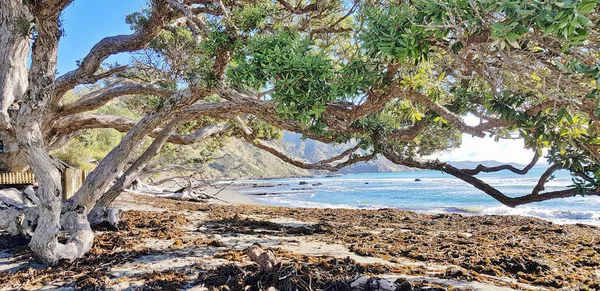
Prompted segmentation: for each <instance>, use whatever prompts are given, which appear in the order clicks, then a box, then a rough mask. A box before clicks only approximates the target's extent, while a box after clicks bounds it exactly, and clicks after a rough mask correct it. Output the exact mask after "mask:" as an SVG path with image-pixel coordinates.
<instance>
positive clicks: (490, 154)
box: [432, 115, 545, 164]
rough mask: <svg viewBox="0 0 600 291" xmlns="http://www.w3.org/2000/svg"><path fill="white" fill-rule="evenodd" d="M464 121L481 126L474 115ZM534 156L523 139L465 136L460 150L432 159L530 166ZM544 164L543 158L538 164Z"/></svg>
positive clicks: (435, 156) (438, 155)
mask: <svg viewBox="0 0 600 291" xmlns="http://www.w3.org/2000/svg"><path fill="white" fill-rule="evenodd" d="M463 119H464V120H465V123H467V124H469V125H477V124H479V118H477V117H475V116H473V115H468V116H466V117H464V118H463ZM533 154H534V153H533V152H532V151H531V150H529V149H525V146H524V144H523V140H522V139H511V140H508V139H501V140H499V141H498V142H495V141H494V138H492V137H484V138H479V137H473V136H471V135H468V134H463V140H462V144H461V146H460V148H458V149H454V150H452V151H450V152H446V153H440V154H437V155H434V156H432V158H438V159H440V160H442V161H485V160H495V161H499V162H505V163H508V162H513V163H519V164H528V163H529V162H530V161H531V159H532V158H533ZM543 162H545V159H543V158H541V159H540V161H539V162H538V164H539V163H543Z"/></svg>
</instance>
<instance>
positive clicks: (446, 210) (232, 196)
mask: <svg viewBox="0 0 600 291" xmlns="http://www.w3.org/2000/svg"><path fill="white" fill-rule="evenodd" d="M294 179H296V178H294ZM249 181H252V180H249ZM250 184H255V183H247V185H245V186H243V187H232V188H226V189H225V190H223V191H222V192H221V194H219V197H220V198H223V199H225V200H228V201H230V202H232V204H248V205H261V206H272V207H290V208H319V209H327V208H334V209H351V210H352V209H353V210H360V209H365V210H369V209H370V210H379V209H388V208H390V209H397V210H402V211H412V212H415V213H418V214H458V215H463V216H519V217H528V218H538V219H542V220H545V221H548V222H552V223H555V224H559V225H576V224H585V225H590V226H596V227H600V218H597V219H592V218H586V219H574V218H549V217H542V216H540V215H523V214H518V213H510V212H511V211H512V212H515V211H518V210H522V211H524V209H527V210H530V211H532V212H538V213H539V212H543V211H549V210H545V209H535V208H532V207H531V206H529V205H522V206H518V207H516V208H509V207H507V206H503V205H499V206H496V207H489V208H486V207H484V206H462V207H461V206H447V207H440V208H432V209H427V210H419V209H410V208H400V207H396V206H383V205H381V207H360V206H352V205H345V204H341V205H334V204H322V205H321V206H319V204H318V203H313V204H311V205H307V206H300V205H293V204H286V203H276V202H272V203H269V202H268V201H265V199H260V198H261V197H264V196H267V195H269V194H247V193H243V191H244V190H247V189H254V188H265V189H266V191H265V193H266V192H268V190H267V189H269V188H271V187H270V186H259V187H248V185H250ZM267 184H268V183H267ZM221 195H223V196H221ZM211 203H218V204H225V203H223V202H220V201H215V202H211ZM474 209H476V210H474ZM492 209H493V210H495V211H498V212H500V213H485V212H486V211H491V210H492ZM559 212H562V213H563V214H565V215H568V214H578V213H584V212H585V211H568V210H564V211H559Z"/></svg>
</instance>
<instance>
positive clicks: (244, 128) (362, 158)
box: [235, 117, 377, 172]
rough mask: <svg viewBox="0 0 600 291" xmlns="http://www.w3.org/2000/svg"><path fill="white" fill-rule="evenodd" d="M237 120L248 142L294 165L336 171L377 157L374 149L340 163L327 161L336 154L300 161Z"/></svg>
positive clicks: (336, 158)
mask: <svg viewBox="0 0 600 291" xmlns="http://www.w3.org/2000/svg"><path fill="white" fill-rule="evenodd" d="M235 121H236V122H238V124H239V125H240V127H241V129H242V130H241V132H242V135H243V136H244V138H245V139H246V141H247V142H248V143H250V144H252V145H254V146H255V147H257V148H259V149H262V150H265V151H267V152H269V153H271V154H273V155H274V156H276V157H278V158H279V159H280V160H282V161H284V162H286V163H288V164H290V165H293V166H296V167H299V168H302V169H310V170H326V171H330V172H335V171H338V170H340V169H342V168H344V167H347V166H349V165H352V164H355V163H358V162H366V161H369V160H372V159H373V158H375V157H376V156H377V152H376V151H373V153H371V154H369V155H362V156H361V155H356V156H351V157H349V158H348V159H347V160H345V161H343V162H341V163H338V164H336V165H331V164H328V163H326V162H327V161H329V160H332V159H333V160H339V159H340V158H339V156H336V157H334V158H330V159H327V160H324V161H319V162H316V163H306V162H303V161H300V160H298V159H296V158H293V157H290V156H288V155H287V154H285V153H283V152H282V151H280V150H279V149H277V148H276V147H274V146H271V145H269V144H268V143H266V142H265V141H263V140H260V139H257V138H255V137H254V135H253V134H252V130H251V129H250V128H248V127H247V126H246V125H245V123H244V121H242V120H241V118H239V117H238V118H236V119H235Z"/></svg>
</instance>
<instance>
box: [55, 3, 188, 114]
mask: <svg viewBox="0 0 600 291" xmlns="http://www.w3.org/2000/svg"><path fill="white" fill-rule="evenodd" d="M153 3H154V5H153V7H152V15H151V16H150V18H149V19H148V22H147V23H145V24H144V25H143V26H142V27H141V28H140V29H138V30H137V31H136V32H134V33H133V34H130V35H117V36H111V37H106V38H104V39H102V40H101V41H100V42H98V43H97V44H96V45H94V47H93V48H92V49H91V50H90V52H89V53H88V55H87V56H85V58H84V59H83V60H82V61H81V63H80V64H79V67H78V68H77V69H75V70H73V71H71V72H68V73H66V74H64V75H62V76H60V77H59V78H58V79H57V80H56V87H55V91H54V97H53V103H55V104H56V103H57V102H58V101H59V100H60V98H62V96H63V95H64V93H65V92H67V91H68V90H71V89H73V88H74V87H75V86H77V85H79V84H82V83H87V82H90V81H92V80H93V79H94V77H93V76H94V73H95V72H96V71H97V70H98V68H99V67H100V65H101V64H102V62H103V61H104V60H105V59H106V58H108V57H109V56H111V55H114V54H117V53H122V52H132V51H136V50H139V49H142V48H144V47H146V45H148V43H150V41H152V39H154V37H155V36H157V35H158V34H159V33H160V31H161V30H162V28H163V26H164V25H165V23H167V22H169V20H171V19H174V18H176V17H177V16H178V15H179V14H180V13H173V12H172V11H171V9H169V5H168V4H167V2H166V1H164V0H157V1H153Z"/></svg>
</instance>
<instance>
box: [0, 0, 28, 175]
mask: <svg viewBox="0 0 600 291" xmlns="http://www.w3.org/2000/svg"><path fill="white" fill-rule="evenodd" d="M31 21H32V16H31V14H30V13H29V10H28V8H27V7H26V6H25V5H23V4H22V1H16V0H0V123H3V124H5V125H8V123H9V116H8V110H9V109H15V107H14V105H13V103H14V102H15V101H18V100H20V99H21V97H22V96H23V94H25V91H26V90H27V84H28V80H27V57H28V56H29V50H30V43H31V40H30V36H31V35H30V31H29V30H30V28H31V26H32V23H31ZM15 105H16V104H15ZM11 106H12V107H11ZM0 138H1V139H2V141H3V143H4V152H3V153H1V154H0V172H21V171H23V170H25V169H26V168H27V163H24V162H23V161H24V157H23V153H22V152H20V150H19V148H18V145H17V144H16V143H15V142H14V140H12V139H11V136H9V134H8V132H3V133H2V134H0Z"/></svg>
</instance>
